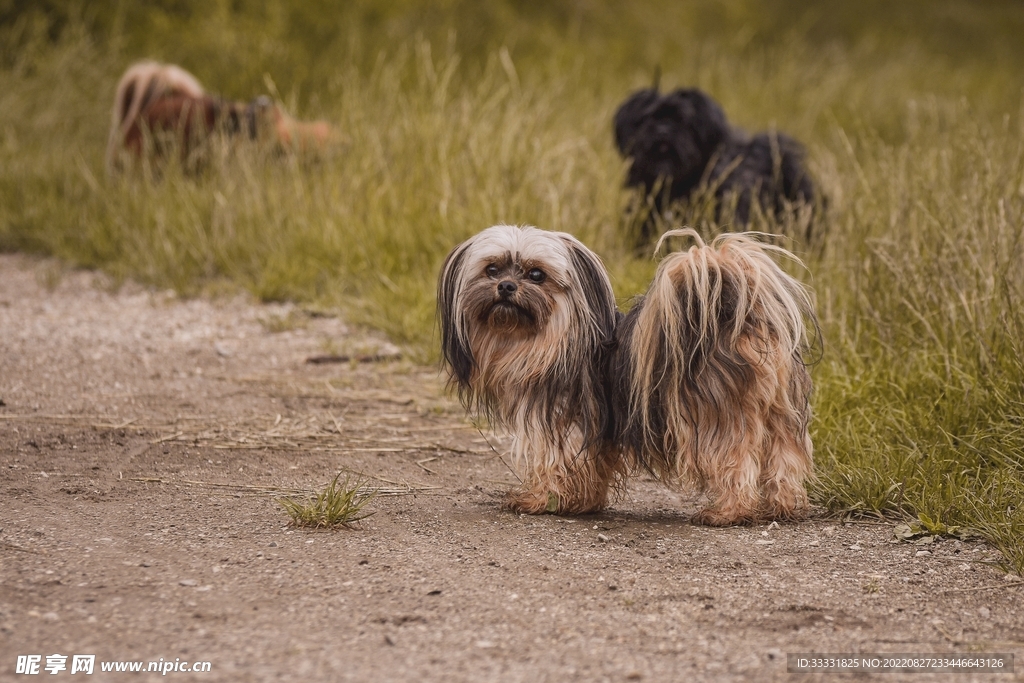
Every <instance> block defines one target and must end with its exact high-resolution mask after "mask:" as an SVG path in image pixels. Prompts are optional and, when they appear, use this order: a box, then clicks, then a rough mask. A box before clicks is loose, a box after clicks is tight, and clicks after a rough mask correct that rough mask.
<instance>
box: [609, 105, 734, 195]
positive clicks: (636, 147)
mask: <svg viewBox="0 0 1024 683" xmlns="http://www.w3.org/2000/svg"><path fill="white" fill-rule="evenodd" d="M728 134H729V128H728V124H727V123H726V120H725V114H724V113H723V112H722V109H721V107H719V106H718V104H716V103H715V101H714V100H712V99H711V98H710V97H708V96H707V95H706V94H704V93H703V92H701V91H700V90H696V89H679V90H675V91H673V92H671V93H668V94H667V95H664V96H662V95H660V94H659V93H658V91H657V90H654V89H646V90H640V91H639V92H636V93H634V94H633V95H632V96H630V98H629V99H627V100H626V101H625V102H624V103H623V104H622V105H621V106H620V107H619V110H618V111H617V112H616V113H615V143H616V146H617V147H618V148H619V152H620V153H621V154H622V156H623V157H624V158H630V159H632V165H631V166H630V169H629V176H628V178H627V181H626V182H627V185H629V186H631V187H641V186H642V187H644V189H645V190H647V191H650V190H651V189H652V188H653V187H654V186H655V184H656V183H657V182H658V181H659V179H660V180H661V181H662V182H671V185H672V193H671V194H672V196H673V197H679V196H682V195H684V194H686V193H688V192H689V191H690V190H691V189H693V187H695V186H696V185H697V183H699V182H700V179H701V176H702V175H703V173H704V169H705V168H706V167H707V164H708V162H709V161H710V160H711V157H712V156H713V154H714V152H715V150H716V149H717V148H718V146H719V145H720V144H721V143H722V142H723V141H724V140H725V139H726V138H727V137H728Z"/></svg>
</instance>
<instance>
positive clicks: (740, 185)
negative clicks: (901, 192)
mask: <svg viewBox="0 0 1024 683" xmlns="http://www.w3.org/2000/svg"><path fill="white" fill-rule="evenodd" d="M614 131H615V145H616V147H617V148H618V150H619V153H620V154H621V155H622V156H623V158H625V159H629V160H630V166H629V171H628V173H627V176H626V186H627V187H633V188H639V189H640V190H641V192H642V193H643V196H644V197H645V198H646V201H647V204H648V210H649V211H650V213H649V214H648V219H647V220H646V221H645V222H644V223H643V225H642V226H641V232H642V234H641V236H640V238H641V241H642V242H646V241H647V240H649V239H650V237H651V236H652V231H653V230H654V227H655V222H656V220H655V215H661V216H663V215H664V214H665V212H666V211H668V210H669V208H670V206H671V205H672V204H673V203H674V202H677V201H683V200H689V199H691V197H692V196H694V195H695V194H697V193H699V192H711V193H712V194H713V196H714V199H715V218H716V220H722V219H723V218H726V217H728V216H729V214H728V213H727V212H728V211H730V210H731V211H732V214H731V218H732V219H733V220H734V221H735V222H736V223H737V224H739V225H747V224H748V222H749V220H750V215H751V212H752V210H753V206H754V203H755V202H756V203H757V205H758V206H759V207H760V208H761V210H762V211H763V212H765V213H766V214H774V215H775V216H776V217H779V218H781V217H782V216H783V215H784V214H785V212H787V211H790V210H792V209H794V208H797V209H798V208H799V207H801V206H813V202H814V200H815V194H814V184H813V183H812V182H811V179H810V176H809V175H808V173H807V171H806V170H805V168H804V156H805V153H804V148H803V147H802V146H801V145H800V143H799V142H797V141H796V140H794V139H793V138H791V137H789V136H787V135H784V134H782V133H777V132H766V133H758V134H756V135H754V136H749V135H747V134H746V133H744V132H743V131H740V130H738V129H736V128H733V127H732V126H730V125H729V123H728V122H727V121H726V117H725V113H724V112H723V111H722V108H721V107H720V106H719V105H718V103H717V102H715V101H714V100H713V99H711V98H710V97H709V96H708V95H707V94H705V93H704V92H702V91H700V90H697V89H695V88H688V89H684V88H680V89H677V90H674V91H672V92H669V93H666V94H664V95H662V94H661V93H660V92H659V91H658V89H657V87H653V88H645V89H643V90H639V91H637V92H635V93H633V94H632V95H630V96H629V98H628V99H626V101H625V102H623V103H622V105H620V106H619V109H618V111H616V113H615V120H614Z"/></svg>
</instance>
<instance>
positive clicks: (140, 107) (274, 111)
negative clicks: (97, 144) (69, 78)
mask: <svg viewBox="0 0 1024 683" xmlns="http://www.w3.org/2000/svg"><path fill="white" fill-rule="evenodd" d="M212 135H220V136H224V137H232V138H240V139H245V140H251V141H255V142H263V143H267V144H271V145H273V146H274V147H276V148H277V149H278V150H279V151H282V152H286V153H300V154H310V153H318V152H322V151H326V150H327V149H328V148H329V147H331V146H332V145H334V144H335V143H336V142H338V141H339V140H340V136H339V135H338V134H337V132H336V131H335V130H334V128H333V127H332V126H331V125H330V124H329V123H327V122H326V121H312V122H307V121H299V120H297V119H294V118H292V117H291V116H289V115H288V114H287V112H285V111H284V110H283V109H282V108H281V106H280V105H278V104H277V103H275V102H274V101H273V100H271V99H270V98H269V97H266V96H260V97H257V98H256V99H254V100H252V101H251V102H236V101H231V100H225V99H223V98H220V97H216V96H213V95H209V94H207V93H206V92H205V91H204V90H203V87H202V86H201V85H200V84H199V81H198V80H196V78H195V77H194V76H193V75H192V74H190V73H188V72H187V71H185V70H184V69H182V68H181V67H179V66H176V65H174V64H160V63H158V62H139V63H137V64H133V65H132V66H131V67H129V68H128V70H127V71H125V73H124V76H122V77H121V81H120V83H118V86H117V94H116V96H115V98H114V108H113V111H112V113H111V123H110V136H109V138H108V140H107V154H106V159H107V169H108V171H110V172H115V171H118V170H120V169H121V168H122V167H123V166H124V162H125V161H126V157H127V159H134V160H139V159H142V158H143V157H146V156H148V157H150V158H152V159H154V160H158V159H163V158H166V157H167V156H168V154H169V153H172V152H173V151H174V150H177V152H178V153H179V154H180V158H181V161H182V163H186V162H191V161H194V158H195V154H196V152H198V151H199V150H200V149H201V147H202V145H203V144H204V143H205V142H206V141H207V140H208V139H209V138H210V137H211V136H212Z"/></svg>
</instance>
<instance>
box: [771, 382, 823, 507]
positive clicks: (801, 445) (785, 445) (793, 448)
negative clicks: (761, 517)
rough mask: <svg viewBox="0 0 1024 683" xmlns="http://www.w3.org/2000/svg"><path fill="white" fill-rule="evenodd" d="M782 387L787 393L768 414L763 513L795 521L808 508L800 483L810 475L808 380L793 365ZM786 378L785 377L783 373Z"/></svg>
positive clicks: (812, 466) (802, 485) (811, 467)
mask: <svg viewBox="0 0 1024 683" xmlns="http://www.w3.org/2000/svg"><path fill="white" fill-rule="evenodd" d="M790 367H791V368H792V369H793V374H792V375H790V378H788V381H787V382H786V384H787V385H788V390H789V391H788V393H787V394H782V392H780V395H779V396H778V398H777V400H776V402H775V404H774V405H772V407H771V410H770V411H769V414H768V420H767V424H768V433H769V434H770V435H771V436H770V440H769V443H768V448H767V449H766V452H765V462H764V466H763V469H762V472H761V486H762V490H763V492H764V513H765V515H766V516H767V517H769V518H771V519H778V518H783V519H792V518H794V517H799V516H800V515H801V514H802V513H804V512H805V511H806V510H807V508H808V502H807V491H806V490H805V489H804V482H805V481H806V480H807V479H808V478H809V477H810V476H811V475H812V472H813V469H814V461H813V458H812V452H813V446H812V445H811V437H810V435H809V434H808V432H807V423H808V422H809V421H810V409H809V406H808V402H807V395H808V394H809V393H810V384H811V381H810V377H809V376H808V374H807V370H806V369H805V368H804V367H803V366H802V365H800V364H799V362H793V364H792V365H790V366H789V367H787V368H786V369H789V368H790ZM785 374H788V373H785Z"/></svg>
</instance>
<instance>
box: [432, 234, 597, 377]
mask: <svg viewBox="0 0 1024 683" xmlns="http://www.w3.org/2000/svg"><path fill="white" fill-rule="evenodd" d="M438 314H439V318H440V322H441V328H442V330H441V332H442V337H443V340H442V341H443V348H442V350H443V352H444V357H445V360H446V361H447V362H448V364H449V366H450V367H451V369H452V372H453V379H455V380H456V381H457V382H459V383H466V382H468V381H469V378H470V374H471V372H472V370H473V369H474V368H475V367H478V366H479V365H480V364H481V363H484V364H486V363H487V362H488V361H491V360H494V359H493V358H491V357H490V356H492V355H495V354H505V355H518V356H519V357H520V361H521V364H533V365H534V366H535V368H536V369H537V370H538V371H543V370H544V369H545V366H546V365H549V364H550V363H552V362H555V359H557V358H559V357H563V356H564V354H565V353H567V352H568V351H567V349H566V345H567V344H568V343H570V342H574V343H577V344H578V345H581V346H582V347H586V346H587V344H590V343H596V342H595V340H601V339H603V338H604V336H605V335H606V334H609V333H610V331H611V330H612V329H613V327H614V320H615V299H614V295H613V293H612V290H611V285H610V283H609V281H608V277H607V275H606V274H605V270H604V266H603V265H602V264H601V261H600V259H598V257H597V256H596V255H594V253H593V252H591V251H590V250H589V249H587V248H586V247H585V246H583V245H582V244H581V243H580V242H579V241H577V240H576V239H575V238H574V237H572V236H571V235H568V234H565V233H557V232H546V231H543V230H538V229H536V228H529V227H526V228H519V227H514V226H508V225H498V226H494V227H492V228H488V229H487V230H484V231H483V232H481V233H480V234H479V235H477V236H476V237H473V238H472V239H470V240H468V241H466V242H464V243H463V244H461V245H459V246H458V247H456V248H455V250H454V251H452V253H451V254H450V255H449V256H448V259H447V261H446V262H445V266H444V270H443V272H442V275H441V281H440V284H439V287H438ZM517 347H519V348H518V349H517ZM585 350H586V349H585V348H580V349H578V350H572V353H576V352H585ZM524 367H525V365H524Z"/></svg>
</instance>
